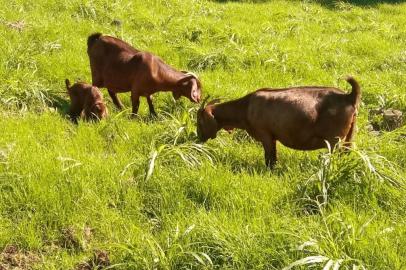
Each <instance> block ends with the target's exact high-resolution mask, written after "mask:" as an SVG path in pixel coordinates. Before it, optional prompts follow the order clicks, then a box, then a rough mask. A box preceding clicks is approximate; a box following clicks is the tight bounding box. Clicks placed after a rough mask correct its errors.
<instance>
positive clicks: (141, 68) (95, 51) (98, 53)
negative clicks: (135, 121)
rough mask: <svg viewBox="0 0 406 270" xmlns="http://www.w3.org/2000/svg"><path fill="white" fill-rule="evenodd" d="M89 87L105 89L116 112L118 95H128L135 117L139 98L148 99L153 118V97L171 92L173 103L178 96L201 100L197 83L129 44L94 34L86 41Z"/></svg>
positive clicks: (191, 75) (119, 105)
mask: <svg viewBox="0 0 406 270" xmlns="http://www.w3.org/2000/svg"><path fill="white" fill-rule="evenodd" d="M87 53H88V55H89V59H90V69H91V72H92V83H93V85H95V86H97V87H106V88H107V89H108V92H109V94H110V97H111V99H112V100H113V102H114V104H115V105H116V106H117V108H119V109H122V107H123V105H122V103H121V102H120V100H119V99H118V97H117V93H121V92H128V91H131V103H132V112H133V114H137V113H138V107H139V104H140V101H139V98H140V97H141V96H144V97H146V98H147V101H148V107H149V111H150V113H151V114H153V115H155V114H156V113H155V109H154V106H153V105H152V94H154V93H155V92H158V91H171V92H172V93H173V97H174V98H175V99H179V98H180V97H181V96H184V97H187V98H189V99H190V101H192V102H195V103H198V102H200V96H201V84H200V81H199V79H198V78H197V77H196V76H195V75H193V74H191V73H186V72H182V71H178V70H176V69H174V68H173V67H171V66H169V65H167V64H165V63H164V62H163V61H162V60H161V59H160V58H159V57H157V56H155V55H153V54H151V53H149V52H141V51H139V50H137V49H135V48H133V47H132V46H131V45H129V44H128V43H126V42H124V41H122V40H120V39H117V38H114V37H110V36H102V34H100V33H95V34H92V35H90V36H89V38H88V41H87Z"/></svg>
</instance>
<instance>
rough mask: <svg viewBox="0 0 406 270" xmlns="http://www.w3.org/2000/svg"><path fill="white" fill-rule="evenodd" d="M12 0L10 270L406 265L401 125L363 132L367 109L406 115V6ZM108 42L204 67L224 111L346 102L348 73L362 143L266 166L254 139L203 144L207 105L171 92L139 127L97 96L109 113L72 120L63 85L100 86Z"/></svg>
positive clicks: (3, 203)
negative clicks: (248, 101)
mask: <svg viewBox="0 0 406 270" xmlns="http://www.w3.org/2000/svg"><path fill="white" fill-rule="evenodd" d="M250 2H252V3H250ZM0 3H1V6H2V8H1V9H0V48H1V49H2V52H1V53H0V63H1V66H0V114H1V119H0V126H1V127H2V131H1V136H0V268H1V265H2V264H3V265H5V267H10V269H11V266H10V263H8V266H7V262H6V261H5V259H4V257H5V255H4V252H3V253H1V251H2V250H3V249H5V248H6V247H7V246H11V245H13V246H16V247H17V248H18V252H19V253H20V257H19V258H20V259H19V260H20V262H21V260H22V259H21V258H25V257H28V255H27V254H31V256H33V257H34V258H35V259H32V260H29V259H26V260H27V261H28V262H27V263H26V266H24V267H25V268H27V269H29V268H30V267H31V268H33V269H73V268H74V267H75V265H77V264H78V263H80V262H84V261H87V260H89V258H91V257H92V256H93V253H94V252H95V251H96V250H106V251H108V253H109V257H110V260H111V264H112V265H113V267H112V268H113V269H282V268H284V267H293V269H307V268H308V267H309V266H310V265H311V266H314V267H315V269H323V267H324V266H326V267H325V269H333V267H337V268H334V269H406V192H405V179H406V169H405V168H406V155H405V152H406V136H405V134H406V129H405V127H402V128H400V129H398V130H395V131H392V132H383V133H382V134H381V135H379V136H376V135H374V134H372V133H370V132H369V131H368V129H367V125H368V111H369V110H370V109H374V108H380V107H383V108H388V107H392V108H396V109H399V110H402V111H403V112H404V113H405V112H406V94H405V85H406V28H405V25H406V4H404V3H401V2H399V1H398V2H397V3H396V2H391V1H370V2H368V1H348V2H341V1H303V2H300V1H232V2H225V1H203V0H202V1H197V0H196V1H195V0H171V1H160V0H153V1H152V0H151V1H124V0H122V1H120V0H116V1H107V0H94V1H88V2H85V1H79V0H68V1H53V0H47V1H45V0H42V1H23V0H9V1H3V0H1V1H0ZM115 19H118V20H121V21H122V26H121V27H119V26H114V25H112V24H111V22H112V21H113V20H115ZM18 21H20V22H23V23H20V25H23V27H22V29H21V30H19V29H18V28H16V27H15V25H14V26H13V25H12V24H11V23H15V22H18ZM96 31H97V32H102V33H104V34H110V35H114V36H118V37H120V38H122V39H124V40H126V41H128V42H130V43H131V44H133V45H134V46H135V47H137V48H139V49H142V50H148V51H151V52H153V53H155V54H157V55H160V56H161V57H162V58H163V59H164V60H165V61H166V62H167V63H170V64H172V65H173V66H175V67H178V68H179V69H187V70H191V71H193V72H196V73H197V74H198V75H199V76H200V77H201V80H202V83H203V85H204V95H208V94H210V95H211V96H212V97H222V98H223V99H225V100H227V99H232V98H237V97H240V96H242V95H244V94H246V93H248V92H250V91H253V90H255V89H258V88H261V87H266V86H268V87H286V86H291V85H331V86H337V87H340V88H342V89H346V90H349V86H348V85H347V84H346V82H345V81H344V80H342V79H341V78H342V77H343V76H344V75H347V74H352V75H354V76H355V77H356V78H357V79H358V80H359V82H360V84H361V86H362V91H363V97H362V104H361V107H360V112H359V121H358V123H359V124H358V133H357V136H356V138H355V142H356V148H355V150H353V151H351V152H350V153H349V154H348V155H342V154H340V153H336V152H335V153H333V154H331V153H329V152H328V151H327V150H320V151H313V152H300V151H294V150H291V149H288V148H286V147H283V146H281V145H278V150H279V153H278V154H279V163H278V165H277V167H276V168H275V169H274V170H273V171H268V170H267V169H266V168H265V165H264V158H263V150H262V148H261V146H260V145H259V144H257V143H255V142H254V141H253V140H252V139H250V138H249V137H248V135H246V134H245V133H244V132H241V131H237V132H234V133H233V134H231V135H230V134H228V133H226V132H220V133H219V137H218V138H217V139H216V140H211V141H209V142H208V143H207V144H205V145H203V146H202V145H200V144H197V142H196V133H195V119H196V116H195V113H196V110H197V107H198V105H193V104H191V103H190V102H189V101H187V100H185V99H183V100H181V101H180V102H177V103H175V102H174V101H173V100H172V97H171V96H170V95H169V94H167V93H160V94H157V95H156V99H155V101H154V102H155V104H156V109H157V111H158V114H159V117H158V119H150V118H149V116H148V112H147V106H146V102H145V100H141V108H140V115H141V116H140V117H139V118H138V119H136V120H132V119H130V117H129V110H126V111H124V112H123V113H119V112H117V111H116V110H115V109H114V108H113V104H112V102H111V100H110V98H109V97H108V96H107V92H106V91H105V90H103V92H104V95H105V100H106V101H107V105H108V107H109V109H110V111H111V115H110V117H109V118H108V119H107V120H105V121H102V122H101V123H98V124H92V123H84V122H80V123H79V125H78V126H76V125H73V124H72V123H70V122H69V121H68V120H67V119H66V117H65V113H66V111H67V107H68V103H67V98H68V97H67V95H65V94H63V92H64V91H65V89H64V79H65V78H69V79H71V80H74V79H82V80H85V81H88V82H90V81H91V77H90V69H89V63H88V57H87V54H86V39H87V36H88V35H89V34H90V33H93V32H96ZM119 96H120V97H121V98H122V99H123V101H124V104H125V105H126V106H127V108H130V101H129V95H128V94H121V95H119ZM24 254H25V255H24ZM24 256H25V257H24ZM16 260H17V261H18V258H17V259H16ZM295 265H297V266H295ZM329 267H330V268H329ZM338 267H339V268H338ZM6 269H9V268H6Z"/></svg>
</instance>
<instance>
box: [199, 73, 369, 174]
mask: <svg viewBox="0 0 406 270" xmlns="http://www.w3.org/2000/svg"><path fill="white" fill-rule="evenodd" d="M346 80H347V82H348V83H349V84H351V86H352V91H351V93H349V94H346V93H344V92H343V91H342V90H340V89H337V88H332V87H316V86H307V87H292V88H286V89H268V88H264V89H259V90H257V91H255V92H253V93H251V94H248V95H246V96H245V97H242V98H240V99H237V100H234V101H229V102H225V103H222V104H214V102H211V103H209V104H208V105H207V106H206V107H205V108H204V109H203V108H201V109H200V110H199V111H198V114H197V134H198V136H199V139H200V140H201V141H203V142H205V141H207V140H208V139H214V138H215V137H216V134H217V132H218V131H219V130H220V129H225V130H228V131H230V130H232V129H234V128H240V129H244V130H246V131H247V132H248V134H250V135H251V136H252V137H253V138H254V139H256V140H258V141H259V142H261V143H262V145H263V147H264V150H265V163H266V165H267V166H268V167H273V165H274V164H275V162H276V160H277V157H276V141H279V142H281V143H282V144H283V145H285V146H287V147H289V148H293V149H297V150H315V149H320V148H323V147H326V142H325V141H327V142H329V143H330V145H331V146H334V145H335V144H337V142H338V141H339V139H341V140H343V141H344V142H345V143H346V144H348V145H350V143H351V139H352V137H353V134H354V132H355V120H356V114H357V108H358V104H359V100H360V96H361V90H360V87H359V85H358V83H357V81H356V80H355V79H354V78H352V77H347V79H346Z"/></svg>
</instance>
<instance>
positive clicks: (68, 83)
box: [65, 79, 70, 90]
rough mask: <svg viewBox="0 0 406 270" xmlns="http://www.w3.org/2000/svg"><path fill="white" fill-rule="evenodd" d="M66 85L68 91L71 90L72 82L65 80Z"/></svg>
mask: <svg viewBox="0 0 406 270" xmlns="http://www.w3.org/2000/svg"><path fill="white" fill-rule="evenodd" d="M65 85H66V89H68V90H69V88H70V81H69V80H68V79H65Z"/></svg>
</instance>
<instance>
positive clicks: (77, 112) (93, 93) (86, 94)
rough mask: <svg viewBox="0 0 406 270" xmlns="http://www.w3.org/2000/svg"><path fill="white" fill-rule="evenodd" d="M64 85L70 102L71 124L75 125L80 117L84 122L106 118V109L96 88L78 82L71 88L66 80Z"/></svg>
mask: <svg viewBox="0 0 406 270" xmlns="http://www.w3.org/2000/svg"><path fill="white" fill-rule="evenodd" d="M65 84H66V89H67V90H68V94H69V97H70V100H71V105H70V108H69V116H70V118H71V120H72V121H73V122H75V123H77V119H78V117H79V116H81V115H83V117H84V119H85V120H100V119H102V118H105V117H106V116H107V113H108V112H107V107H106V105H105V104H104V102H103V96H102V94H101V92H100V90H99V89H98V88H97V87H95V86H92V85H90V84H86V83H80V82H79V83H75V84H74V85H72V86H71V85H70V82H69V80H68V79H66V80H65Z"/></svg>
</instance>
